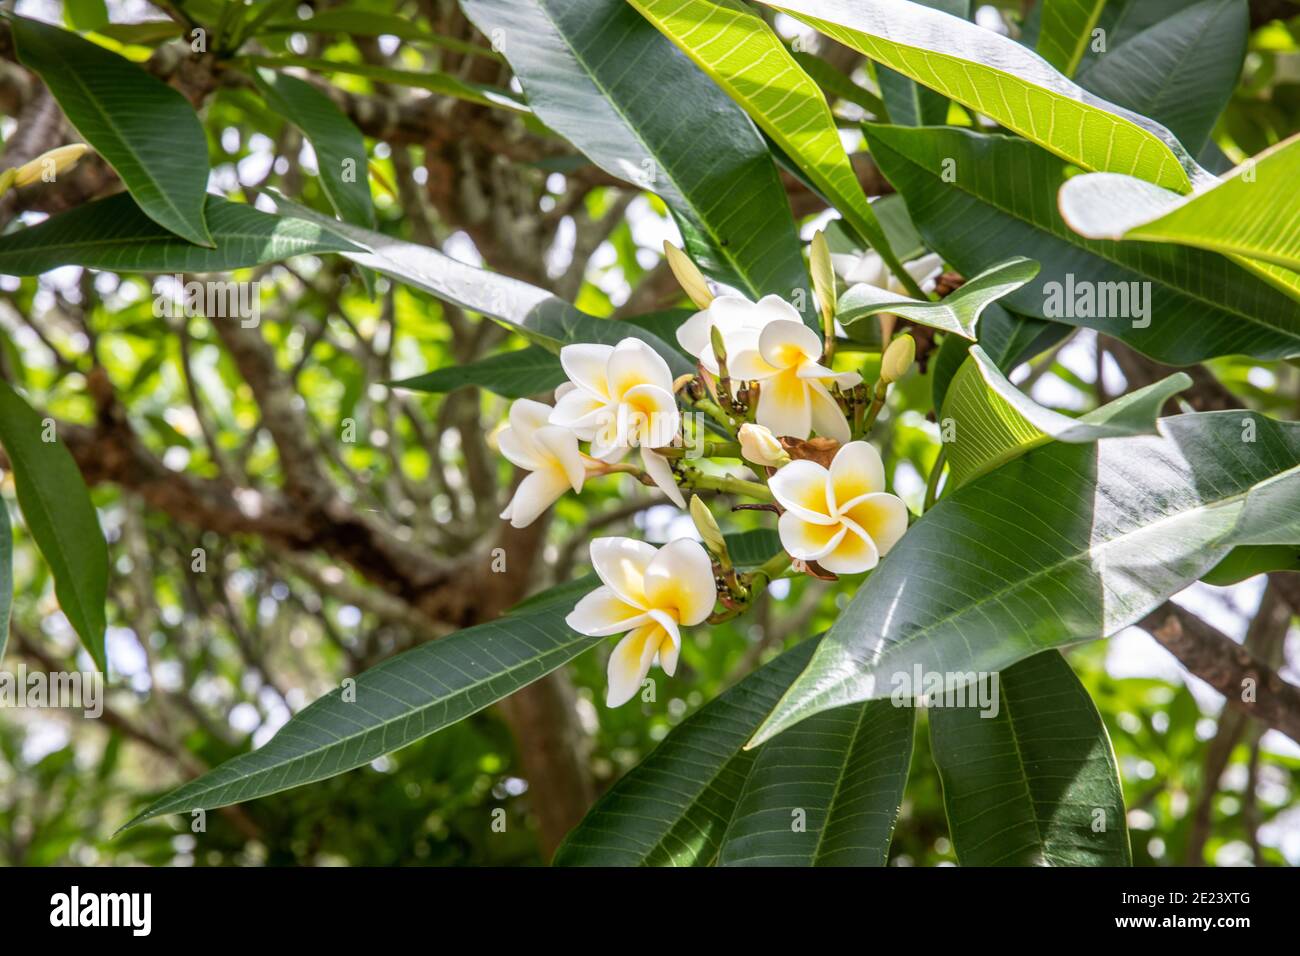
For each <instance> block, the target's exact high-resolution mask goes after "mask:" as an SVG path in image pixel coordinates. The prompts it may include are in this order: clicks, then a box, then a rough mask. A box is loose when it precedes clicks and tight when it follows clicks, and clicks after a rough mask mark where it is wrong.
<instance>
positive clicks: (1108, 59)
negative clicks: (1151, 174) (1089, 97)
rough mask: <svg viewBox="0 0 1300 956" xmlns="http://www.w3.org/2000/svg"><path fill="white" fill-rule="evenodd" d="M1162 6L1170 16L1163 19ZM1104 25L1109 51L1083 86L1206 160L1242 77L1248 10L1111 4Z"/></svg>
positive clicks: (1163, 1)
mask: <svg viewBox="0 0 1300 956" xmlns="http://www.w3.org/2000/svg"><path fill="white" fill-rule="evenodd" d="M1162 5H1163V6H1164V7H1166V8H1167V9H1166V10H1165V11H1164V12H1165V13H1166V14H1167V15H1165V16H1159V14H1160V13H1161V7H1162ZM1112 8H1114V9H1113V10H1112ZM1139 8H1141V9H1139ZM1148 8H1149V9H1148ZM1148 18H1149V19H1148ZM1098 25H1099V27H1100V28H1101V29H1103V30H1105V31H1106V33H1105V41H1106V50H1105V52H1103V53H1096V54H1091V55H1090V56H1089V57H1088V59H1086V60H1085V61H1084V63H1083V65H1082V67H1080V69H1079V71H1078V75H1077V76H1076V81H1077V82H1078V83H1079V85H1080V86H1082V87H1084V88H1086V89H1088V90H1089V91H1091V92H1093V93H1095V94H1097V95H1098V96H1100V97H1101V98H1102V99H1104V100H1108V101H1110V102H1111V103H1114V104H1116V105H1118V106H1122V107H1124V108H1125V109H1129V110H1132V111H1133V112H1135V113H1140V114H1141V115H1143V116H1148V117H1150V118H1151V119H1153V120H1155V121H1156V122H1158V123H1162V124H1164V125H1165V126H1167V127H1168V128H1169V131H1170V132H1172V133H1173V134H1174V135H1175V136H1177V137H1178V139H1179V141H1180V142H1181V143H1182V144H1183V146H1185V147H1186V148H1187V150H1188V152H1190V153H1192V154H1193V155H1200V153H1201V150H1202V149H1203V148H1204V146H1205V144H1206V141H1207V140H1208V139H1209V136H1210V132H1211V131H1212V130H1213V129H1214V124H1215V121H1216V120H1218V118H1219V115H1220V114H1221V113H1222V112H1223V109H1224V107H1225V106H1227V105H1228V101H1229V100H1230V99H1231V98H1232V91H1233V89H1234V88H1235V87H1236V85H1237V78H1238V77H1239V76H1240V74H1241V67H1242V61H1243V59H1244V58H1245V55H1246V43H1247V39H1248V38H1249V35H1250V17H1249V15H1248V12H1247V4H1246V3H1244V2H1243V0H1205V2H1202V3H1189V2H1188V0H1172V2H1170V0H1155V2H1153V0H1141V2H1140V3H1139V2H1137V0H1130V2H1123V0H1111V2H1110V3H1109V4H1107V6H1106V10H1105V13H1104V15H1103V16H1102V17H1101V21H1100V23H1099V24H1098Z"/></svg>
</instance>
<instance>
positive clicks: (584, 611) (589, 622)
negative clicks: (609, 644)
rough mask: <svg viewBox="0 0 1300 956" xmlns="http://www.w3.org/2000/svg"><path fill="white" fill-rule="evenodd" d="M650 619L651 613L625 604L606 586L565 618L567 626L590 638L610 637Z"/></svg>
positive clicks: (597, 589)
mask: <svg viewBox="0 0 1300 956" xmlns="http://www.w3.org/2000/svg"><path fill="white" fill-rule="evenodd" d="M650 620H651V617H650V615H649V614H647V613H646V612H645V611H643V610H641V609H640V608H636V607H633V606H632V605H630V604H628V603H626V602H625V601H623V600H622V599H621V598H619V596H618V595H617V594H615V593H614V592H613V591H611V590H610V589H609V588H607V587H599V588H596V589H595V590H594V591H592V592H591V593H590V594H586V595H583V598H582V600H580V601H579V602H578V603H577V604H576V605H575V606H574V608H573V610H572V611H570V612H569V616H568V617H566V618H565V619H564V623H565V624H567V625H568V626H569V627H571V628H573V630H575V631H577V632H578V633H579V634H586V635H587V636H588V637H608V636H609V635H611V634H622V633H623V632H624V631H630V630H632V629H633V628H635V627H640V626H641V625H642V624H646V623H647V622H649V621H650Z"/></svg>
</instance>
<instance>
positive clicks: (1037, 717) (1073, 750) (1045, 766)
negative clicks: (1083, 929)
mask: <svg viewBox="0 0 1300 956" xmlns="http://www.w3.org/2000/svg"><path fill="white" fill-rule="evenodd" d="M992 681H996V683H997V696H996V698H995V700H996V705H997V706H996V714H993V713H992V711H993V708H992V707H989V708H980V707H978V706H970V705H969V701H970V700H971V696H972V695H970V694H969V693H968V694H967V696H966V700H967V702H968V705H967V706H964V707H963V706H959V707H947V706H943V707H932V708H931V709H930V711H929V715H930V742H931V745H930V750H931V752H932V754H933V755H934V762H935V764H936V766H937V767H938V768H939V778H940V780H941V781H942V782H943V803H944V808H945V809H946V811H947V814H948V829H949V830H950V831H951V833H952V842H953V847H954V849H956V851H957V858H958V860H960V861H961V864H962V865H963V866H1129V865H1131V864H1132V859H1131V857H1130V854H1129V844H1128V826H1127V823H1126V820H1125V813H1124V789H1123V787H1122V785H1121V784H1120V780H1119V768H1118V766H1117V765H1116V763H1115V753H1114V750H1113V749H1112V748H1111V744H1110V737H1109V736H1108V735H1107V733H1106V725H1105V724H1103V723H1102V720H1101V715H1100V714H1098V713H1097V707H1096V705H1094V704H1093V702H1092V698H1091V697H1089V696H1088V691H1087V690H1085V689H1084V686H1083V685H1082V684H1081V683H1079V678H1078V677H1076V676H1075V675H1074V671H1073V670H1072V669H1071V668H1070V665H1069V664H1068V663H1066V660H1065V658H1064V657H1062V656H1061V654H1060V652H1059V651H1046V652H1044V653H1042V654H1036V655H1034V656H1033V657H1030V658H1028V659H1027V660H1023V661H1021V662H1020V663H1019V664H1016V665H1015V666H1014V667H1009V668H1007V669H1006V670H1004V671H1002V672H1001V673H1000V674H997V675H994V676H993V677H992V678H991V679H990V680H986V682H985V687H986V688H987V687H988V686H989V685H990V684H991V683H992ZM968 690H969V688H968ZM1098 814H1100V817H1098Z"/></svg>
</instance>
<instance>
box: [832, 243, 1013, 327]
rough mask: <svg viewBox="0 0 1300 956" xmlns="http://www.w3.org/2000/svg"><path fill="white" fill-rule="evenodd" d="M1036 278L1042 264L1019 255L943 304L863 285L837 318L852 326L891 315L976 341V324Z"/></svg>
mask: <svg viewBox="0 0 1300 956" xmlns="http://www.w3.org/2000/svg"><path fill="white" fill-rule="evenodd" d="M1036 275H1038V263H1037V262H1035V261H1034V260H1033V259H1024V258H1021V257H1019V256H1017V257H1014V258H1011V259H1008V260H1007V261H1006V262H1000V263H998V264H997V265H995V266H991V267H990V268H988V269H986V270H985V271H984V272H982V273H980V274H979V275H977V276H975V277H974V278H972V279H970V280H968V281H967V282H966V283H965V284H963V285H962V287H961V288H960V289H958V290H957V291H956V292H953V293H952V294H950V295H949V296H948V297H947V298H945V299H942V300H940V301H939V302H921V301H918V300H916V299H909V298H907V297H906V296H900V295H898V294H897V293H896V292H890V291H888V290H886V289H881V288H879V287H877V286H873V285H866V284H859V285H855V286H853V287H852V288H851V289H849V290H848V291H847V292H845V293H844V295H842V296H841V297H840V307H839V311H838V312H837V313H836V315H835V318H837V319H838V320H839V321H840V322H841V323H842V324H843V325H850V324H852V323H854V322H856V321H858V320H859V319H864V318H866V317H867V316H869V315H877V314H879V313H881V312H889V313H891V314H893V315H900V316H902V317H903V318H905V319H910V320H911V321H913V322H919V323H920V324H921V325H928V326H930V327H931V328H934V329H939V330H940V331H943V332H950V333H952V334H953V335H960V336H962V337H963V338H967V339H972V340H973V339H974V338H975V337H976V333H975V323H976V322H978V321H979V317H980V315H981V314H982V313H983V312H984V310H985V309H986V308H988V307H989V305H991V304H992V303H994V302H996V301H997V300H998V299H1001V298H1002V297H1003V296H1007V295H1010V294H1011V293H1012V292H1015V291H1016V290H1017V289H1019V288H1020V287H1021V286H1023V285H1024V284H1025V283H1027V282H1030V281H1032V280H1033V278H1034V276H1036Z"/></svg>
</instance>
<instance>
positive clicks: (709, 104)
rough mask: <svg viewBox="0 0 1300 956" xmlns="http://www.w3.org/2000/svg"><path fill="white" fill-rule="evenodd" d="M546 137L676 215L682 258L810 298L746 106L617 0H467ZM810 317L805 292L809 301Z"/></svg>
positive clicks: (719, 275)
mask: <svg viewBox="0 0 1300 956" xmlns="http://www.w3.org/2000/svg"><path fill="white" fill-rule="evenodd" d="M461 7H462V8H463V9H464V11H465V13H466V15H467V16H468V17H469V18H470V19H471V20H472V21H474V23H475V25H477V26H478V28H479V29H480V30H482V31H483V32H484V33H486V34H488V35H492V32H493V31H494V30H497V31H502V32H501V35H502V36H504V37H505V38H506V42H505V49H504V50H503V51H502V52H504V53H505V55H506V59H507V60H509V61H510V65H511V67H512V68H513V69H514V71H515V74H516V75H517V76H518V78H519V82H520V83H522V84H523V88H524V93H525V94H526V95H527V98H528V103H529V105H530V106H531V107H532V108H533V110H534V112H535V113H536V114H537V116H538V118H539V119H541V120H542V122H544V123H545V124H546V125H547V126H549V127H550V128H551V129H553V130H555V131H556V132H558V133H559V134H560V135H562V136H563V137H564V138H565V139H567V140H569V142H571V143H573V145H574V146H576V147H577V148H578V149H580V150H582V152H583V153H585V154H586V155H587V156H588V157H589V158H590V159H591V161H592V162H594V163H595V164H596V165H598V166H600V167H601V168H602V169H604V170H605V171H606V172H607V173H609V174H610V175H612V176H616V177H618V178H619V179H623V180H626V181H628V182H631V183H634V184H636V185H639V186H641V187H643V188H646V189H649V190H652V191H653V192H655V193H657V194H658V195H659V196H660V198H662V199H663V201H664V202H665V203H666V204H667V205H668V207H669V209H670V210H672V213H673V216H674V218H675V219H676V220H677V224H678V226H679V227H680V229H681V231H682V236H683V238H684V239H685V241H686V246H687V251H688V252H689V253H690V255H691V257H692V258H693V259H694V260H695V262H696V263H697V264H698V265H699V266H700V268H701V269H702V270H703V271H705V272H706V273H708V274H710V275H712V276H713V277H714V278H715V279H718V280H719V281H722V282H725V283H727V284H728V285H731V286H734V287H736V288H737V289H740V290H742V291H744V292H745V293H747V294H748V295H750V296H751V297H757V296H759V295H763V294H768V293H772V294H776V295H780V296H782V297H783V298H786V299H790V298H792V297H793V296H794V292H795V290H797V289H803V290H807V288H808V275H807V270H806V269H805V268H804V262H803V250H802V248H801V247H800V244H799V237H798V235H797V233H796V230H795V226H794V218H793V216H792V215H791V213H790V204H789V201H788V199H787V197H786V194H785V190H784V188H783V187H782V185H781V181H780V179H779V178H778V176H777V171H776V166H775V165H774V164H773V162H772V158H771V155H770V153H769V152H768V148H767V145H766V144H765V143H764V142H763V139H762V137H761V136H760V135H759V134H758V132H757V131H756V130H755V129H754V126H753V124H752V123H751V122H750V120H749V117H748V116H746V115H745V112H744V110H742V109H741V108H740V107H739V106H737V105H736V104H735V103H733V102H732V101H731V100H730V99H729V98H728V97H727V95H726V94H725V93H724V92H723V91H722V90H720V89H718V87H717V86H715V85H714V84H713V82H712V81H710V80H709V78H708V77H707V76H705V75H704V73H703V72H701V71H700V70H699V69H698V68H696V67H695V66H694V65H693V64H692V63H691V62H690V61H689V60H688V59H687V58H686V56H685V54H683V53H682V52H681V51H680V50H678V49H677V48H676V47H674V46H673V45H672V43H670V42H669V41H668V40H667V39H665V38H664V37H663V36H661V35H660V34H659V32H658V31H657V30H656V29H655V28H654V27H653V26H651V25H650V24H649V23H648V22H646V20H645V19H644V18H642V17H641V15H640V14H638V13H637V12H636V10H634V9H633V8H632V7H631V6H630V5H628V4H627V3H625V2H624V0H585V2H583V3H580V4H575V3H571V2H567V0H463V2H462V3H461ZM807 301H808V304H809V309H808V310H807V311H808V314H809V315H811V296H808V297H807Z"/></svg>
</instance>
